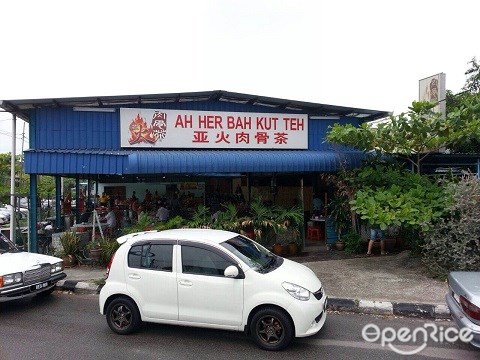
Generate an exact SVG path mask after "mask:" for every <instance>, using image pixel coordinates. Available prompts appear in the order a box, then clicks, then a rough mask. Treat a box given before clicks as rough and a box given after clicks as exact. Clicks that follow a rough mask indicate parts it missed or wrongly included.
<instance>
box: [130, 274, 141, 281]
mask: <svg viewBox="0 0 480 360" xmlns="http://www.w3.org/2000/svg"><path fill="white" fill-rule="evenodd" d="M128 277H129V278H130V279H133V280H138V279H140V275H138V274H128Z"/></svg>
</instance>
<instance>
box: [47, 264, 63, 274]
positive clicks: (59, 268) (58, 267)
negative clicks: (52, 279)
mask: <svg viewBox="0 0 480 360" xmlns="http://www.w3.org/2000/svg"><path fill="white" fill-rule="evenodd" d="M62 270H63V261H59V262H57V263H55V264H52V265H50V273H52V274H53V273H56V272H60V271H62Z"/></svg>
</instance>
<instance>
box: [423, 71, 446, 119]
mask: <svg viewBox="0 0 480 360" xmlns="http://www.w3.org/2000/svg"><path fill="white" fill-rule="evenodd" d="M418 99H419V100H424V101H430V102H433V103H436V104H437V105H436V106H435V107H434V108H433V111H435V112H439V113H441V114H443V116H445V74H444V73H440V74H437V75H433V76H429V77H427V78H425V79H422V80H420V81H419V96H418Z"/></svg>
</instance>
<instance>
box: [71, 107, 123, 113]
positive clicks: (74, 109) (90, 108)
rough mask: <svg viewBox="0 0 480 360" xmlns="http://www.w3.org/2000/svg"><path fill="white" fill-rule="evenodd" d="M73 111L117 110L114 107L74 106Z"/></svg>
mask: <svg viewBox="0 0 480 360" xmlns="http://www.w3.org/2000/svg"><path fill="white" fill-rule="evenodd" d="M73 111H93V112H115V111H117V110H116V109H114V108H97V107H83V106H75V107H74V108H73Z"/></svg>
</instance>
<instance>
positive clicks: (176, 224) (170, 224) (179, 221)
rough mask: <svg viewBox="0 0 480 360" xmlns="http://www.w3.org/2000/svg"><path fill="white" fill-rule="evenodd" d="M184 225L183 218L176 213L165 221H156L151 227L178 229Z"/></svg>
mask: <svg viewBox="0 0 480 360" xmlns="http://www.w3.org/2000/svg"><path fill="white" fill-rule="evenodd" d="M184 225H185V219H184V218H182V217H181V216H179V215H177V216H175V217H173V218H170V219H168V220H167V221H157V222H155V223H154V224H153V228H154V229H155V230H158V231H162V230H169V229H179V228H182V227H183V226H184Z"/></svg>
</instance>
